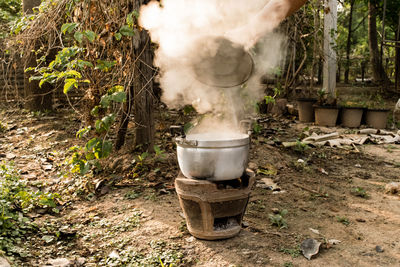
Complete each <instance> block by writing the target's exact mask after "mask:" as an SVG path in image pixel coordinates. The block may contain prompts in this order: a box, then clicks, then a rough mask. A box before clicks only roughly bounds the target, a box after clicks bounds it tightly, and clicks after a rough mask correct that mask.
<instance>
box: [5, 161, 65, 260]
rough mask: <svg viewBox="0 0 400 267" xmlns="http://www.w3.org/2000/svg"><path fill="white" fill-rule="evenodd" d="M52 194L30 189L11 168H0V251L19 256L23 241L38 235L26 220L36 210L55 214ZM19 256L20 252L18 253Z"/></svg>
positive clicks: (53, 195)
mask: <svg viewBox="0 0 400 267" xmlns="http://www.w3.org/2000/svg"><path fill="white" fill-rule="evenodd" d="M59 198H60V196H59V195H58V194H53V193H43V192H41V191H33V190H31V189H29V187H28V185H27V183H26V182H25V181H24V180H22V179H21V178H20V177H19V175H18V173H17V171H16V170H15V169H14V167H13V165H12V164H7V163H5V162H3V163H1V165H0V229H1V231H0V251H5V252H7V253H8V254H15V253H18V254H19V253H20V252H21V249H19V248H20V247H22V246H23V239H24V238H26V236H27V234H29V233H34V232H36V231H37V228H36V225H35V224H34V223H33V222H32V221H31V219H30V218H28V217H27V214H28V213H29V212H30V211H32V210H34V209H35V208H41V209H45V210H48V211H49V212H58V209H57V208H56V207H57V199H59ZM21 253H22V252H21Z"/></svg>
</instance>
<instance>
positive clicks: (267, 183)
mask: <svg viewBox="0 0 400 267" xmlns="http://www.w3.org/2000/svg"><path fill="white" fill-rule="evenodd" d="M257 187H261V188H264V189H268V190H272V191H281V188H280V187H279V186H278V185H277V184H276V183H275V182H274V181H273V180H272V179H271V178H262V179H261V180H260V183H259V184H258V185H257Z"/></svg>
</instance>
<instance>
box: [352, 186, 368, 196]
mask: <svg viewBox="0 0 400 267" xmlns="http://www.w3.org/2000/svg"><path fill="white" fill-rule="evenodd" d="M351 194H353V195H354V196H357V197H361V198H368V197H369V195H368V193H367V191H366V190H365V189H364V188H362V187H356V188H353V189H352V190H351Z"/></svg>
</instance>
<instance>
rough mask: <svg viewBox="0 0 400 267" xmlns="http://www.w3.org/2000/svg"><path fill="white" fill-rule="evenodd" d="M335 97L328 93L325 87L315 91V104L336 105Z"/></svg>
mask: <svg viewBox="0 0 400 267" xmlns="http://www.w3.org/2000/svg"><path fill="white" fill-rule="evenodd" d="M336 101H337V98H336V96H333V95H332V94H330V93H329V92H328V91H327V90H326V89H325V88H322V89H320V90H318V91H317V105H319V106H336Z"/></svg>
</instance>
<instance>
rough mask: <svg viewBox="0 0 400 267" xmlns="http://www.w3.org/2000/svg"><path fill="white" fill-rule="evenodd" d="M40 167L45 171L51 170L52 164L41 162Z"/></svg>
mask: <svg viewBox="0 0 400 267" xmlns="http://www.w3.org/2000/svg"><path fill="white" fill-rule="evenodd" d="M42 168H43V170H45V171H51V170H52V169H53V165H51V164H43V165H42Z"/></svg>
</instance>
